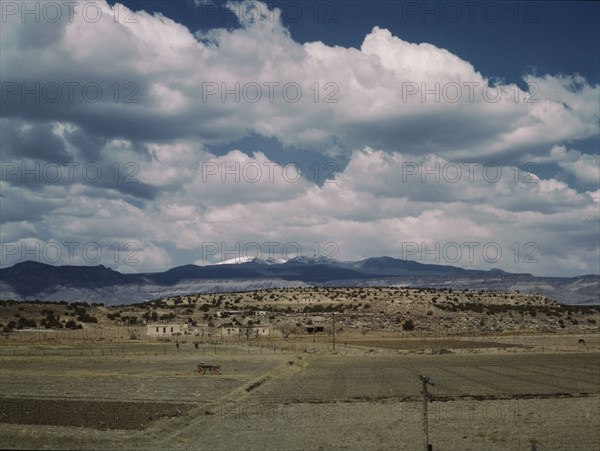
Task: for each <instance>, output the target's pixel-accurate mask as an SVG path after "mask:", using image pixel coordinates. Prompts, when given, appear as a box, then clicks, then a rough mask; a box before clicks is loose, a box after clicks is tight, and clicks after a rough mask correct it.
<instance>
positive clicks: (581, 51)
mask: <svg viewBox="0 0 600 451" xmlns="http://www.w3.org/2000/svg"><path fill="white" fill-rule="evenodd" d="M0 6H1V13H2V17H1V21H0V27H1V28H0V38H1V44H0V45H1V49H0V50H1V52H0V79H1V84H2V100H1V111H0V132H1V135H0V152H1V155H0V160H1V173H0V176H1V177H0V193H1V195H2V197H0V214H1V230H0V245H1V246H0V253H1V254H0V266H2V267H7V266H10V265H13V264H15V263H18V262H21V261H25V260H35V261H40V262H43V263H48V264H54V265H59V264H61V265H66V264H77V265H98V264H103V265H105V266H110V267H111V268H113V269H115V270H119V271H122V272H128V273H131V272H151V271H162V270H166V269H168V268H171V267H174V266H179V265H184V264H190V263H195V264H200V265H204V264H213V263H217V262H219V261H223V260H228V259H232V258H239V257H252V256H258V257H261V258H264V259H267V258H274V259H288V258H293V257H296V256H299V255H302V256H306V257H316V256H320V257H327V258H334V259H337V260H342V261H347V260H360V259H364V258H369V257H374V256H384V255H386V256H391V257H396V258H404V259H408V260H415V261H418V262H421V263H438V264H450V265H455V266H462V267H465V268H474V269H492V268H500V269H503V270H505V271H511V272H525V273H531V274H534V275H544V276H574V275H580V274H589V273H594V274H598V273H600V205H599V204H600V56H599V55H600V31H599V30H600V3H598V2H487V1H486V2H477V1H475V2H429V1H427V2H420V1H419V2H414V1H373V2H359V1H290V2H286V1H279V2H270V3H263V2H258V1H242V2H213V1H210V0H195V1H192V0H187V1H169V2H167V1H134V2H124V3H118V2H113V1H111V2H108V3H107V2H106V1H104V0H97V1H79V2H62V1H57V2H35V1H31V2H14V1H6V0H0Z"/></svg>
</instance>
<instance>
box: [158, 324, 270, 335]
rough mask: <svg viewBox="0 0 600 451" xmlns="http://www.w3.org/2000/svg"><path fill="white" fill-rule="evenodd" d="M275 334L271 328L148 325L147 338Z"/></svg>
mask: <svg viewBox="0 0 600 451" xmlns="http://www.w3.org/2000/svg"><path fill="white" fill-rule="evenodd" d="M272 333H273V330H272V327H271V326H258V325H257V326H219V327H209V326H208V325H199V326H190V325H189V324H164V323H156V324H147V325H146V336H148V337H158V338H160V337H171V336H178V335H193V336H196V337H208V336H213V337H214V336H218V337H223V338H228V337H231V338H233V337H244V338H253V337H254V338H258V337H270V336H271V335H272Z"/></svg>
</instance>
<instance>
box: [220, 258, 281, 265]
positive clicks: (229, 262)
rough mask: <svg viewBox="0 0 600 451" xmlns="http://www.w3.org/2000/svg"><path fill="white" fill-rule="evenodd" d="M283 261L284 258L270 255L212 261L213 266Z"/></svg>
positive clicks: (263, 263)
mask: <svg viewBox="0 0 600 451" xmlns="http://www.w3.org/2000/svg"><path fill="white" fill-rule="evenodd" d="M285 262H287V260H286V259H284V258H278V257H271V258H266V259H264V258H258V257H249V256H244V257H235V258H231V259H229V260H223V261H221V262H218V263H213V266H214V265H239V264H242V263H258V264H261V265H280V264H282V263H285Z"/></svg>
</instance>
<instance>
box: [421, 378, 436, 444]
mask: <svg viewBox="0 0 600 451" xmlns="http://www.w3.org/2000/svg"><path fill="white" fill-rule="evenodd" d="M419 379H421V383H422V384H423V391H421V394H422V395H423V445H424V446H423V449H424V450H425V451H433V446H432V445H430V444H429V420H428V416H427V402H428V401H429V402H432V401H433V395H432V394H431V393H429V392H428V391H427V385H435V382H434V381H433V380H431V379H430V378H428V377H427V376H423V375H421V374H419Z"/></svg>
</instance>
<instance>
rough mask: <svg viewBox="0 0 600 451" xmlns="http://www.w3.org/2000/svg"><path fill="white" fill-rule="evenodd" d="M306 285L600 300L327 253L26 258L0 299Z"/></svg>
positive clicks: (589, 282)
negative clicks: (182, 260) (58, 262)
mask: <svg viewBox="0 0 600 451" xmlns="http://www.w3.org/2000/svg"><path fill="white" fill-rule="evenodd" d="M303 286H338V287H339V286H345V287H361V286H413V287H423V288H453V289H473V290H481V289H487V290H493V291H504V292H509V291H517V290H519V291H521V292H527V293H539V294H542V295H545V296H548V297H550V298H553V299H555V300H557V301H558V302H561V303H565V304H599V303H600V275H596V274H589V275H582V276H576V277H537V276H533V275H531V274H523V273H508V272H504V271H502V270H499V269H492V270H489V271H483V270H471V269H464V268H460V267H456V266H448V265H435V264H423V263H419V262H415V261H411V260H400V259H397V258H392V257H373V258H367V259H365V260H360V261H353V262H341V261H338V260H333V259H329V258H325V257H318V258H308V257H298V258H293V259H291V260H287V261H284V260H261V259H256V258H244V259H234V260H232V261H225V262H222V263H221V264H215V265H206V266H198V265H184V266H178V267H175V268H172V269H169V270H167V271H164V272H157V273H139V274H122V273H120V272H118V271H114V270H112V269H111V268H107V267H105V266H103V265H98V266H52V265H48V264H45V263H39V262H33V261H25V262H22V263H17V264H15V265H14V266H11V267H7V268H1V269H0V298H2V299H18V300H33V299H39V300H45V301H69V302H73V301H86V302H103V303H104V304H105V305H114V304H129V303H135V302H143V301H148V300H152V299H157V298H161V297H166V296H173V295H182V294H190V293H201V292H220V291H247V290H255V289H263V288H283V287H303Z"/></svg>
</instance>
